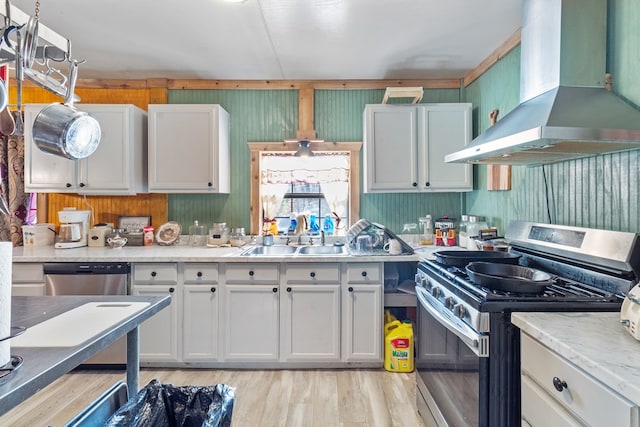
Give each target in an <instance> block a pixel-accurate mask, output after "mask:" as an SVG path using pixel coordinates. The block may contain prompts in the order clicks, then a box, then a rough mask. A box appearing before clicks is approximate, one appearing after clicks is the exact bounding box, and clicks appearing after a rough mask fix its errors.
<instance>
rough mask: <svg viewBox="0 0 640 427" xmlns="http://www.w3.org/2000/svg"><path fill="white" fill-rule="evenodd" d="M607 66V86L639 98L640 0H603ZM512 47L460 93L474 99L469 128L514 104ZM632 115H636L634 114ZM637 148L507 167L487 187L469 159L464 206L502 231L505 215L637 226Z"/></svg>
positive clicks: (515, 54) (482, 171) (480, 126)
mask: <svg viewBox="0 0 640 427" xmlns="http://www.w3.org/2000/svg"><path fill="white" fill-rule="evenodd" d="M608 18H609V26H608V28H609V35H608V48H609V49H608V51H609V53H608V58H607V65H608V71H609V72H611V73H612V74H613V82H614V84H613V92H616V93H617V94H619V95H621V96H622V97H623V98H624V99H626V100H627V101H628V102H630V103H631V104H633V105H635V106H638V105H640V85H638V83H637V70H638V69H640V55H638V52H640V38H639V37H638V35H639V34H640V2H637V1H636V0H615V1H611V2H610V4H609V16H608ZM519 61H520V50H519V49H514V50H513V51H512V52H510V53H509V54H508V55H507V56H506V57H505V58H504V59H502V60H501V61H500V62H499V63H497V64H496V65H494V66H493V67H492V68H491V69H490V70H489V71H487V72H486V73H485V74H484V75H483V76H481V78H480V79H478V80H476V81H475V82H474V83H472V84H471V85H470V86H469V87H467V88H466V89H465V90H464V92H463V98H464V99H465V100H466V101H468V102H472V103H473V105H474V123H475V124H476V126H475V133H474V135H475V134H477V133H478V131H482V130H484V129H486V128H487V127H488V126H489V123H488V119H487V115H488V112H489V111H491V109H493V108H499V109H500V115H501V116H504V115H505V114H506V113H508V112H509V111H510V110H511V109H512V108H513V107H515V106H516V105H517V103H518V96H519V85H518V81H519V68H520V65H519V64H520V62H519ZM639 119H640V116H639ZM639 176H640V150H634V151H629V152H625V153H615V154H606V155H599V156H594V157H590V158H586V159H580V160H571V161H566V162H561V163H556V164H553V165H547V166H538V167H526V166H514V167H513V168H512V190H511V191H487V190H486V188H487V187H486V167H485V166H475V171H474V177H475V188H476V190H475V191H473V192H472V193H468V194H467V195H466V200H465V208H464V209H465V211H466V212H467V213H472V214H477V215H485V216H487V218H488V219H489V221H490V223H493V224H494V225H497V226H498V227H499V228H500V229H501V231H503V230H504V225H506V224H507V223H508V222H509V221H510V220H513V219H524V220H531V221H539V222H549V223H556V224H566V225H576V226H584V227H594V228H604V229H611V230H621V231H632V232H640V215H638V212H640V193H639V188H640V186H639V185H638V184H639V182H638V181H639V180H640V177H639Z"/></svg>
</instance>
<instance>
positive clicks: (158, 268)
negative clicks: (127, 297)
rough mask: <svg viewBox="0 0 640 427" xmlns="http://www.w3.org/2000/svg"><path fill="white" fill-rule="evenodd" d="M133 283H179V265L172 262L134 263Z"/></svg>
mask: <svg viewBox="0 0 640 427" xmlns="http://www.w3.org/2000/svg"><path fill="white" fill-rule="evenodd" d="M133 283H134V284H138V283H141V284H148V285H152V284H158V285H175V284H177V283H178V265H177V264H175V263H171V262H168V263H163V264H134V265H133Z"/></svg>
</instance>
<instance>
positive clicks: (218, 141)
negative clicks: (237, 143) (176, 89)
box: [149, 104, 230, 193]
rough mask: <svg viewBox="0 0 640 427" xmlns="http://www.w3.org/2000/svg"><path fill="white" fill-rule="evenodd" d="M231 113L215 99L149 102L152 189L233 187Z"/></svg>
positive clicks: (216, 189) (182, 190)
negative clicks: (180, 102) (168, 102)
mask: <svg viewBox="0 0 640 427" xmlns="http://www.w3.org/2000/svg"><path fill="white" fill-rule="evenodd" d="M229 183H230V163H229V113H227V112H226V111H225V110H224V109H223V108H222V107H221V106H220V105H215V104H151V105H149V191H150V192H152V193H229V190H230V185H229Z"/></svg>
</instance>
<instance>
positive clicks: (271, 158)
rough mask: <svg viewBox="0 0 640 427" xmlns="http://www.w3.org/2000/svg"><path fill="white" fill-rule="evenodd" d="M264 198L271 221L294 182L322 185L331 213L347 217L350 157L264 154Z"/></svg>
mask: <svg viewBox="0 0 640 427" xmlns="http://www.w3.org/2000/svg"><path fill="white" fill-rule="evenodd" d="M261 169H262V171H261V175H262V176H261V193H260V194H261V197H262V204H263V208H264V211H265V212H267V215H268V216H269V218H273V216H271V215H269V212H271V211H270V210H268V209H270V208H271V207H273V209H274V211H273V212H276V211H277V209H278V207H279V206H280V204H281V203H282V199H283V198H284V194H285V193H286V191H287V189H288V188H289V185H290V184H292V183H295V182H304V183H312V184H320V187H321V189H322V192H323V193H324V196H325V199H326V200H327V202H328V203H329V207H330V208H331V211H332V212H335V214H337V215H338V216H339V217H342V216H346V213H347V207H348V203H349V171H350V165H349V154H348V153H316V155H315V156H314V157H295V156H293V155H291V154H282V153H263V156H262V168H261Z"/></svg>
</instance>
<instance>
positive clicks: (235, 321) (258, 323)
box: [223, 284, 279, 362]
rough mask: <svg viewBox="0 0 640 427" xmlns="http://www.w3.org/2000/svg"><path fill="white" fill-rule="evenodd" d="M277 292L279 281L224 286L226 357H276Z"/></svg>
mask: <svg viewBox="0 0 640 427" xmlns="http://www.w3.org/2000/svg"><path fill="white" fill-rule="evenodd" d="M278 292H279V287H278V285H253V284H247V285H225V286H224V301H225V303H224V309H223V310H224V316H223V319H224V320H223V342H224V358H225V360H228V361H249V362H250V361H261V362H263V361H277V360H278V354H279V353H278V345H279V296H278Z"/></svg>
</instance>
